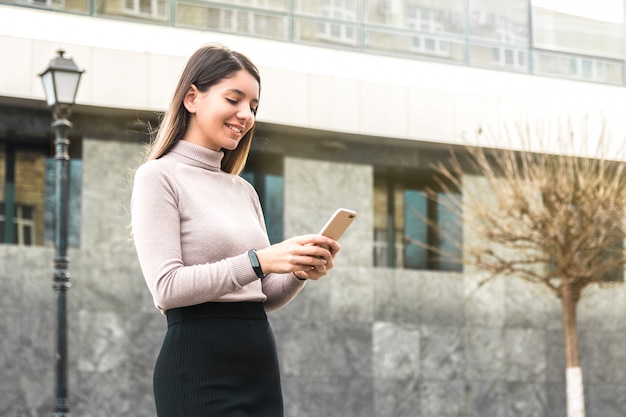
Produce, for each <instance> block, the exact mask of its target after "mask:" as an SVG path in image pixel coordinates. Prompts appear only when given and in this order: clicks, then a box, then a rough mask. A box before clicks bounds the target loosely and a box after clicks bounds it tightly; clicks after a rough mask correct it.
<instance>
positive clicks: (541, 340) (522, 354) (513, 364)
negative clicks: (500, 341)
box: [505, 328, 547, 382]
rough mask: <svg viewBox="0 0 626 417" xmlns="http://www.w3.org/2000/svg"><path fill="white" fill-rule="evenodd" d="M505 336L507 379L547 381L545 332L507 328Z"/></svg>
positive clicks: (513, 380) (514, 380)
mask: <svg viewBox="0 0 626 417" xmlns="http://www.w3.org/2000/svg"><path fill="white" fill-rule="evenodd" d="M505 338H506V341H505V343H506V350H507V358H506V366H507V376H506V379H507V381H510V382H545V381H546V379H547V365H546V358H547V355H546V352H547V347H546V335H545V332H544V331H542V330H535V329H520V328H507V329H506V330H505Z"/></svg>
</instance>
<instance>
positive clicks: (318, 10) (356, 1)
mask: <svg viewBox="0 0 626 417" xmlns="http://www.w3.org/2000/svg"><path fill="white" fill-rule="evenodd" d="M360 5H361V1H360V0H320V1H309V0H294V2H293V11H294V13H295V14H299V15H306V16H317V17H324V18H328V19H332V20H340V21H346V22H356V21H358V20H359V15H360Z"/></svg>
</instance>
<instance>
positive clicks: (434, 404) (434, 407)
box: [420, 380, 466, 417]
mask: <svg viewBox="0 0 626 417" xmlns="http://www.w3.org/2000/svg"><path fill="white" fill-rule="evenodd" d="M420 396H421V408H422V415H424V416H437V417H465V408H466V407H465V383H464V382H463V381H459V380H456V381H455V380H449V381H424V382H423V383H422V386H421V390H420Z"/></svg>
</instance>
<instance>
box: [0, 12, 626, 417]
mask: <svg viewBox="0 0 626 417" xmlns="http://www.w3.org/2000/svg"><path fill="white" fill-rule="evenodd" d="M615 3H619V5H621V7H617V8H616V9H615V10H616V11H614V12H613V13H612V14H609V15H608V16H594V17H593V18H589V17H581V16H580V15H579V14H577V13H574V12H564V11H557V10H553V9H551V8H549V7H547V6H545V5H543V6H542V5H540V4H539V2H529V1H526V0H524V1H517V0H507V1H502V0H500V1H494V0H446V1H438V2H432V1H426V0H404V1H400V0H390V1H382V0H381V1H373V0H343V1H338V0H335V1H332V0H325V1H319V2H308V1H301V0H256V1H254V0H246V1H244V0H241V1H231V2H204V1H193V0H185V1H178V0H153V1H143V0H142V1H139V0H137V1H132V0H130V1H129V0H125V1H121V2H118V1H113V0H103V1H99V0H43V1H39V0H28V1H24V2H21V1H20V2H13V1H3V2H0V53H1V55H2V56H3V57H4V59H3V60H2V65H1V66H0V192H1V193H0V195H1V196H2V197H0V201H1V202H2V205H0V225H1V226H2V227H1V230H0V232H1V233H0V238H1V239H0V242H3V243H1V244H0V288H1V291H0V300H1V301H0V311H2V312H3V313H4V315H5V318H6V320H4V321H3V322H2V324H0V326H3V328H2V334H3V335H4V337H2V338H0V347H1V349H0V352H1V353H0V355H1V356H0V364H2V369H4V375H5V378H3V381H2V382H0V386H1V389H0V415H3V416H11V417H12V416H35V415H45V414H46V413H49V412H51V410H52V407H53V381H54V379H53V371H54V366H53V365H54V361H53V337H54V334H53V332H54V298H53V291H52V275H53V262H52V260H53V252H54V251H53V247H52V240H53V238H52V226H51V225H52V222H51V218H52V216H51V214H50V213H51V210H52V209H53V201H52V197H51V196H52V195H53V183H54V182H53V179H54V178H53V175H54V174H53V171H52V169H51V162H50V157H51V154H52V151H51V144H50V137H51V131H50V121H51V115H50V112H49V110H48V109H47V108H46V106H45V101H44V96H43V89H42V88H41V82H40V80H39V77H38V76H37V74H38V73H40V72H41V71H43V69H45V68H46V66H47V64H48V62H49V60H50V59H52V58H53V57H54V55H55V51H56V50H58V49H59V48H62V49H64V50H66V51H67V55H68V56H71V57H72V58H73V59H74V60H75V62H76V63H77V64H78V66H79V67H81V68H83V69H85V70H86V72H85V74H84V76H83V80H82V81H81V85H80V88H79V92H78V96H77V105H76V106H75V107H74V109H73V113H72V116H71V121H72V123H73V128H72V130H71V131H70V139H71V149H70V154H71V157H72V164H71V167H70V172H71V184H70V225H69V229H70V242H69V243H70V247H71V248H70V272H71V280H72V289H71V290H70V291H69V293H68V298H69V326H70V332H69V342H70V345H69V349H70V351H69V360H70V408H71V413H72V414H75V415H85V416H137V417H141V416H153V415H154V406H153V399H152V391H151V372H152V368H153V364H154V361H155V358H156V355H157V353H158V350H159V348H160V342H161V340H162V337H163V335H164V332H165V320H164V318H163V317H162V316H161V315H160V314H159V312H158V311H157V310H156V309H155V308H154V306H153V304H152V300H151V299H150V296H149V294H148V291H147V288H146V286H145V284H144V281H143V278H142V276H141V271H140V270H139V265H138V263H137V259H136V256H135V253H134V249H133V246H132V242H131V240H130V236H129V234H130V233H129V232H130V231H129V228H128V225H129V222H130V218H129V215H128V206H129V199H130V190H131V187H132V185H131V182H132V173H133V170H134V169H135V168H136V167H137V166H138V165H139V164H140V162H141V160H142V153H143V150H144V144H145V142H146V141H147V140H148V131H149V129H150V126H154V125H155V123H157V121H158V114H159V112H161V111H163V110H164V109H165V108H166V107H167V103H168V100H169V97H170V95H171V93H172V91H173V88H174V83H175V82H176V80H177V78H178V75H179V73H180V71H181V70H182V68H183V66H184V63H185V61H186V59H187V57H188V56H189V55H190V54H191V53H192V52H193V51H194V50H195V49H197V48H198V47H199V46H200V45H203V44H206V43H212V42H217V43H221V44H224V45H227V46H228V47H230V48H232V49H235V50H238V51H241V52H243V53H245V54H246V55H248V56H249V57H250V58H251V59H252V60H253V61H254V62H255V63H256V64H257V65H258V66H259V67H260V70H261V76H262V80H263V85H262V97H261V106H260V108H259V112H258V128H257V134H256V139H255V141H254V144H253V149H252V153H251V156H250V161H249V163H248V166H247V168H246V171H245V172H244V174H243V176H244V177H245V178H246V179H248V180H249V181H250V182H251V183H253V184H254V185H255V187H256V189H257V191H258V192H259V195H260V197H261V200H262V203H263V206H264V209H265V212H266V216H267V219H266V222H267V225H268V230H269V233H270V237H271V239H272V241H279V240H281V239H283V238H285V237H290V236H293V235H296V234H302V233H311V232H315V231H317V230H318V229H319V228H320V227H321V226H322V225H323V223H324V222H325V220H326V218H327V217H328V215H329V214H330V213H332V212H333V211H334V210H335V208H337V207H348V208H352V209H354V210H356V211H358V212H359V218H358V220H357V221H356V223H355V224H354V225H353V226H352V227H351V229H350V230H349V232H347V233H346V235H345V236H344V237H343V238H342V245H343V249H342V252H341V255H340V256H339V257H338V260H337V267H336V268H335V270H333V272H332V274H331V275H330V276H329V277H326V278H325V279H323V280H321V281H320V282H311V283H308V284H307V286H306V288H305V289H304V291H303V292H302V293H301V294H300V295H299V296H298V298H297V299H296V300H294V301H293V302H292V303H291V304H290V305H288V306H287V307H285V308H284V309H283V310H280V311H278V312H276V313H273V314H272V315H271V316H270V321H271V324H272V326H273V328H274V331H275V334H276V338H277V343H278V349H279V355H280V360H281V371H282V374H283V378H284V387H283V389H284V397H285V407H286V416H288V417H295V416H298V417H309V416H311V417H313V416H315V417H318V416H329V417H330V416H333V417H334V416H340V417H350V416H359V417H361V416H366V417H367V416H372V417H385V416H394V417H397V416H415V417H431V416H432V417H448V416H450V417H470V416H472V417H473V416H481V417H485V416H486V417H502V416H537V417H564V416H565V415H566V414H565V383H564V379H565V373H564V352H563V341H562V325H561V321H560V303H559V301H558V300H557V299H554V298H553V297H551V296H550V294H547V293H545V292H544V291H543V290H542V289H540V288H535V287H532V286H529V285H528V284H526V283H523V282H521V281H519V280H516V279H507V278H506V277H501V278H498V279H496V280H494V281H491V282H490V283H489V284H487V285H483V286H479V285H478V278H477V277H475V276H474V275H473V274H471V273H469V272H467V271H463V267H462V265H461V264H459V263H458V262H452V261H445V260H443V261H442V260H440V259H438V258H437V257H435V256H433V253H431V252H429V251H427V250H424V249H422V248H420V247H418V246H416V245H413V244H411V241H412V240H419V241H425V242H427V243H429V244H432V245H436V246H439V247H440V248H441V249H448V250H454V248H456V245H455V244H457V243H462V245H468V244H471V243H472V242H471V236H464V234H463V227H462V225H460V227H459V226H458V223H456V222H455V219H454V218H453V217H454V214H453V213H449V212H447V211H446V210H445V199H446V198H448V196H447V195H446V194H444V193H439V195H438V199H436V200H431V199H428V198H426V196H425V190H426V189H427V188H429V187H433V186H435V185H436V183H435V181H434V178H433V168H432V164H433V163H435V162H437V161H439V160H443V159H445V158H447V157H448V146H449V145H453V146H454V145H459V144H464V143H466V141H469V142H470V143H473V144H477V145H481V143H480V142H478V140H479V139H477V137H476V136H475V133H476V132H477V131H479V130H484V129H489V128H492V127H498V126H502V125H503V124H506V123H509V122H511V121H515V120H517V119H518V118H519V117H534V116H545V115H561V114H568V115H574V116H584V115H589V114H591V115H599V116H601V117H603V118H604V119H605V120H607V122H608V126H609V127H610V129H611V132H612V134H613V135H614V137H615V138H616V141H621V140H622V139H620V138H623V137H624V135H623V134H624V131H626V129H624V123H623V121H622V118H623V115H624V114H625V111H626V89H625V84H626V80H625V78H624V74H625V66H624V64H625V51H626V45H625V39H626V35H625V34H626V31H625V25H624V8H623V4H622V3H621V2H615ZM615 5H617V4H614V6H615ZM594 9H598V7H594ZM600 9H602V7H600ZM595 11H597V10H595ZM620 13H621V16H620ZM483 145H485V144H483ZM495 145H498V144H497V143H496V144H495ZM464 186H467V187H471V186H472V178H471V177H468V178H467V179H466V181H465V183H464ZM458 192H459V194H460V195H462V193H463V190H458ZM414 212H418V213H420V214H421V215H422V216H425V217H426V218H428V219H431V220H434V221H436V222H437V223H438V224H439V225H440V226H441V228H443V229H445V233H441V234H439V235H437V234H433V233H432V232H429V231H428V230H427V228H426V227H425V225H424V222H423V221H422V220H420V217H416V216H414V215H413V214H412V213H414ZM9 214H10V216H9ZM455 225H456V226H455ZM625 293H626V289H624V288H623V285H621V284H620V285H617V286H615V287H614V288H612V289H610V290H606V289H598V288H590V289H589V291H588V292H587V293H585V297H584V298H583V300H582V301H581V304H580V306H579V328H580V345H581V362H582V367H583V374H584V378H585V395H586V405H587V415H588V416H590V417H613V416H616V417H617V416H619V417H622V416H624V415H625V414H626V362H625V361H624V354H623V348H622V347H623V346H624V344H626V332H624V330H626V324H625V322H624V321H623V320H622V319H621V317H623V315H624V314H625V313H626V301H624V300H626V296H625V295H626V294H625Z"/></svg>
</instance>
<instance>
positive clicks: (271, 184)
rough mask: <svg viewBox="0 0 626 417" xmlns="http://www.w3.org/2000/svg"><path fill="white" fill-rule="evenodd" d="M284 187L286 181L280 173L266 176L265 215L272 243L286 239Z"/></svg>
mask: <svg viewBox="0 0 626 417" xmlns="http://www.w3.org/2000/svg"><path fill="white" fill-rule="evenodd" d="M284 189H285V181H284V178H283V177H282V176H279V175H267V176H266V177H265V196H264V199H263V201H264V210H263V211H264V215H265V224H266V227H267V234H268V236H269V239H270V242H271V243H278V242H280V241H282V240H283V239H284V231H283V217H284V214H283V213H284V198H283V196H284Z"/></svg>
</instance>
